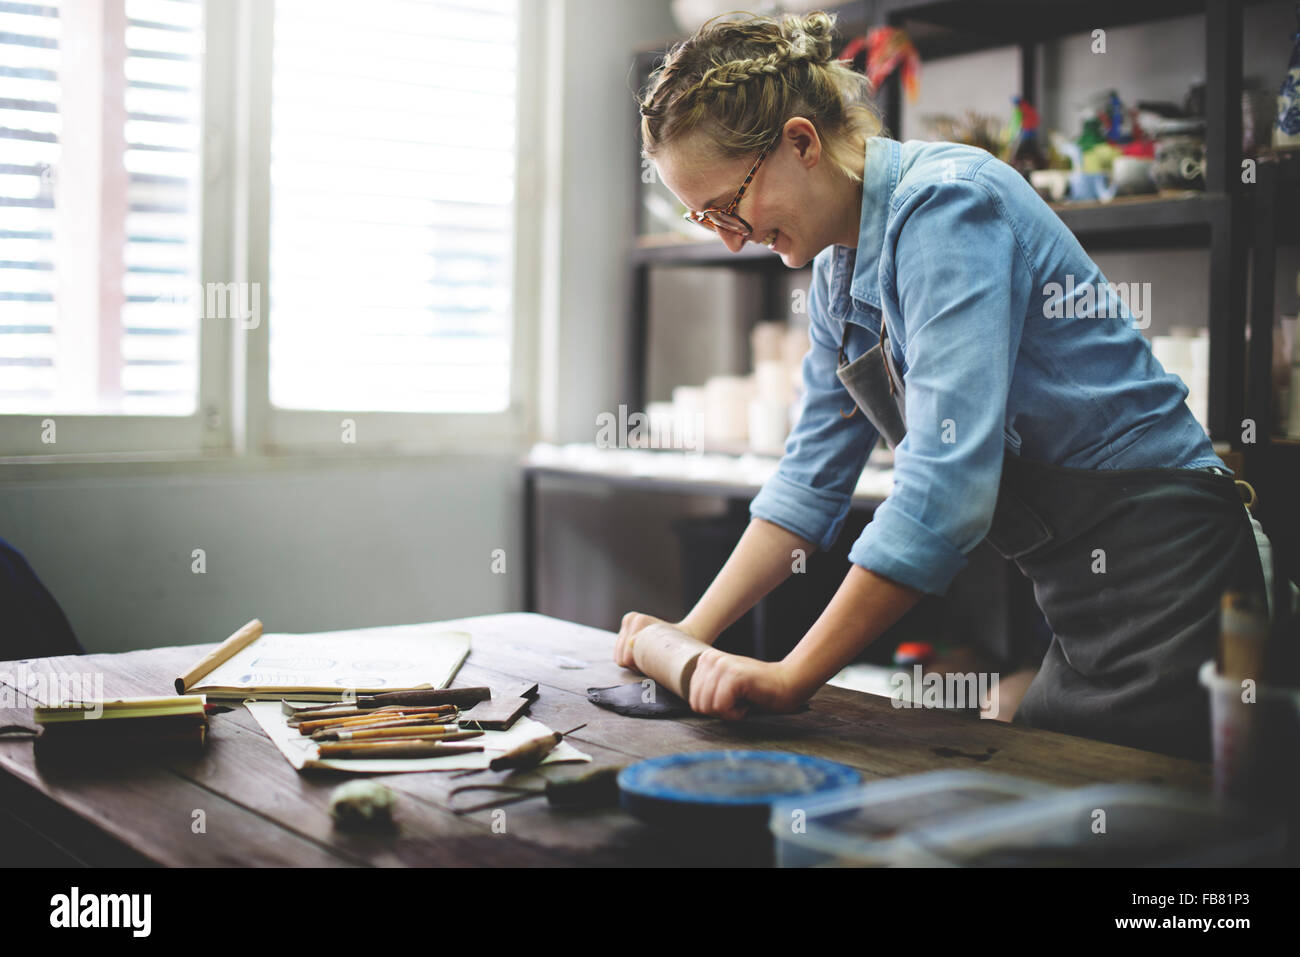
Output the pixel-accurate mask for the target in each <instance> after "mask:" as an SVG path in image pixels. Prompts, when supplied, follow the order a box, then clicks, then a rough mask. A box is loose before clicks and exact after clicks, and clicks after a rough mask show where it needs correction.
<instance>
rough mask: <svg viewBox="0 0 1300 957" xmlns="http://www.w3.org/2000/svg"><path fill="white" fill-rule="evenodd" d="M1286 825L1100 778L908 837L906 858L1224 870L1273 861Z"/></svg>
mask: <svg viewBox="0 0 1300 957" xmlns="http://www.w3.org/2000/svg"><path fill="white" fill-rule="evenodd" d="M1284 838H1285V831H1284V829H1283V828H1282V827H1281V825H1280V824H1277V823H1275V822H1271V821H1268V820H1264V819H1260V818H1254V817H1249V816H1246V815H1244V814H1238V813H1236V812H1228V811H1225V810H1223V809H1222V808H1221V807H1220V806H1219V805H1217V804H1216V803H1215V802H1214V801H1212V800H1211V799H1210V798H1208V797H1201V796H1198V795H1194V794H1187V793H1184V792H1181V791H1175V790H1171V789H1169V788H1157V787H1151V786H1148V785H1136V784H1103V785H1097V786H1093V787H1086V788H1078V789H1075V790H1063V791H1058V792H1057V793H1055V794H1052V795H1050V796H1047V797H1043V798H1036V799H1033V800H1027V801H1021V802H1018V803H1015V804H1011V805H1003V806H1001V807H996V808H992V809H990V810H987V811H985V812H982V813H976V814H970V815H964V816H962V817H960V818H957V819H953V820H951V821H949V822H947V823H943V824H937V825H934V826H929V827H923V828H920V829H918V830H916V831H913V832H911V833H910V834H909V835H908V842H909V844H910V845H911V849H912V851H913V854H912V856H911V857H910V859H909V860H907V861H906V863H909V864H916V865H921V866H949V867H952V866H959V867H1226V866H1241V865H1245V864H1259V863H1275V862H1276V859H1277V856H1278V855H1279V854H1280V852H1281V848H1282V845H1283V841H1284Z"/></svg>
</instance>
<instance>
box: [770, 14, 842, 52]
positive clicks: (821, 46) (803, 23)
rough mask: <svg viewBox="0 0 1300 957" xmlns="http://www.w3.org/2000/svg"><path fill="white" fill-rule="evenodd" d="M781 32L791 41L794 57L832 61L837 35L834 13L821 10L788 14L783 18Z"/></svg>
mask: <svg viewBox="0 0 1300 957" xmlns="http://www.w3.org/2000/svg"><path fill="white" fill-rule="evenodd" d="M781 32H782V33H783V34H785V37H786V39H787V40H788V41H789V43H790V53H791V54H792V56H793V57H795V58H797V59H807V60H811V61H812V62H813V63H817V64H825V63H829V62H830V59H831V47H832V42H833V39H834V35H835V15H834V14H830V13H823V12H822V11H820V10H819V11H817V12H815V13H810V14H808V15H806V16H798V15H796V14H788V15H786V16H785V18H784V19H783V20H782V23H781Z"/></svg>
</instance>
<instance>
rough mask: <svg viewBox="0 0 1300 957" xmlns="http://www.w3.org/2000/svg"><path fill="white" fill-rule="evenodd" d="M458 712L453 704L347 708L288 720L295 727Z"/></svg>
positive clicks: (292, 717) (295, 716)
mask: <svg viewBox="0 0 1300 957" xmlns="http://www.w3.org/2000/svg"><path fill="white" fill-rule="evenodd" d="M459 711H460V709H459V708H457V707H456V706H455V705H454V704H437V705H432V706H430V707H427V708H402V707H398V706H397V705H389V706H387V707H384V708H375V709H368V708H367V709H362V708H349V709H347V710H344V711H337V712H335V711H320V712H312V713H311V714H305V715H293V716H291V717H290V718H289V719H288V724H289V725H290V726H291V727H297V726H298V725H300V724H302V723H303V722H305V721H338V720H341V719H342V718H379V717H381V716H384V715H390V714H430V715H432V714H457V713H458V712H459Z"/></svg>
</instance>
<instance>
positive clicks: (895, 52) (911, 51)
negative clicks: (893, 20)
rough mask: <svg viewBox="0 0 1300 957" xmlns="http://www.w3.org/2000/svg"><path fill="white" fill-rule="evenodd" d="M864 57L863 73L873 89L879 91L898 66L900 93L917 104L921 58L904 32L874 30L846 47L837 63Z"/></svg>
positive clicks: (891, 28) (893, 28)
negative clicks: (901, 87) (901, 84)
mask: <svg viewBox="0 0 1300 957" xmlns="http://www.w3.org/2000/svg"><path fill="white" fill-rule="evenodd" d="M863 53H865V54H866V64H865V68H864V69H863V72H864V73H866V75H867V79H868V80H869V81H870V82H871V86H872V88H873V89H877V90H878V89H880V84H882V83H884V82H885V79H886V78H887V77H888V76H889V74H891V73H893V72H894V70H896V69H898V68H899V66H900V65H901V67H902V69H901V71H900V73H901V76H902V79H903V90H904V91H905V92H906V93H907V99H908V101H909V102H912V101H915V100H916V97H917V95H918V94H919V93H920V91H921V81H920V75H921V54H919V53H918V52H917V51H916V47H915V46H914V45H913V44H912V40H911V38H910V37H909V36H908V35H907V32H906V31H904V30H899V29H898V28H897V27H876V28H874V29H872V30H870V31H868V32H867V34H866V35H865V36H860V37H855V38H854V39H852V40H850V41H849V42H848V43H846V44H845V45H844V49H843V50H841V51H840V56H839V59H841V60H844V61H846V62H848V63H853V62H854V61H855V60H856V59H857V58H858V57H859V56H862V55H863Z"/></svg>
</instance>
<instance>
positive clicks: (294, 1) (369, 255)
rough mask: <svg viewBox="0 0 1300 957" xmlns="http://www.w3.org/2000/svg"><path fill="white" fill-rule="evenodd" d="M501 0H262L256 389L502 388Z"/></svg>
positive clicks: (458, 393)
mask: <svg viewBox="0 0 1300 957" xmlns="http://www.w3.org/2000/svg"><path fill="white" fill-rule="evenodd" d="M516 6H517V5H516V2H515V0H492V2H475V3H472V4H471V3H464V2H460V3H437V2H433V3H412V2H410V0H371V2H367V3H364V4H359V3H355V2H353V0H277V2H276V7H275V31H274V36H275V43H274V52H273V56H272V70H273V73H272V81H271V90H272V99H271V225H270V234H271V241H270V250H271V251H270V272H269V277H270V278H269V285H270V310H269V311H270V347H269V349H270V357H269V383H270V399H271V403H272V404H273V405H274V406H277V407H280V408H287V409H342V410H357V411H396V412H456V413H464V412H493V411H500V410H504V409H506V408H507V406H508V405H509V402H510V398H511V388H510V378H511V375H510V370H511V360H510V350H511V340H510V333H511V314H512V287H511V276H512V270H513V237H514V227H515V223H514V195H515V183H514V176H515V144H516V129H515V120H516V92H515V90H516V79H517V78H516V62H517V59H518V56H517V46H518V43H517V31H518V24H517V10H516Z"/></svg>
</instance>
